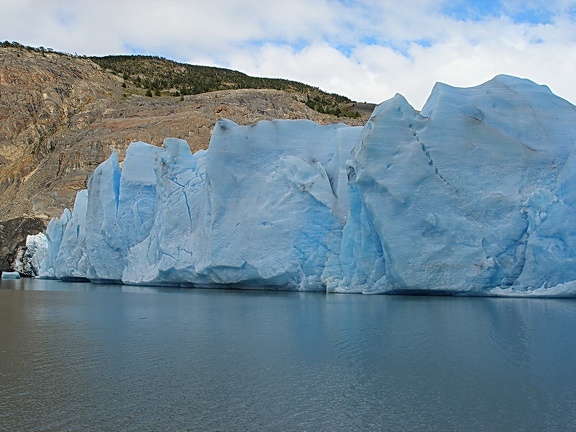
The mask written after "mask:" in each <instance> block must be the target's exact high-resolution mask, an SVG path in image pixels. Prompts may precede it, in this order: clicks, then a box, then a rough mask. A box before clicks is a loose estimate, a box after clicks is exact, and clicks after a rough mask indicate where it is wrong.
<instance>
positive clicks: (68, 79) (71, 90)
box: [0, 47, 366, 269]
mask: <svg viewBox="0 0 576 432" xmlns="http://www.w3.org/2000/svg"><path fill="white" fill-rule="evenodd" d="M221 117H226V118H229V119H231V120H233V121H235V122H236V123H238V124H251V123H255V122H257V121H259V120H265V119H276V118H279V119H310V120H314V121H316V122H319V123H331V122H337V121H338V122H347V123H349V124H358V125H360V124H363V123H364V122H365V121H366V118H364V117H362V118H358V119H354V120H352V119H345V118H337V117H333V116H330V115H326V114H320V113H318V112H316V111H314V110H312V109H310V108H309V107H307V106H306V105H304V104H303V103H302V102H299V101H297V100H296V99H295V98H294V97H293V95H291V94H288V93H285V92H282V91H277V90H230V91H220V92H213V93H205V94H201V95H195V96H186V97H184V98H182V99H181V98H177V97H163V98H150V97H140V96H130V97H125V96H124V92H123V88H122V79H121V78H119V77H117V76H115V75H112V74H110V73H107V72H105V71H103V70H102V69H101V68H100V67H99V66H98V65H96V64H95V63H93V62H92V61H91V60H89V59H87V58H81V57H73V56H68V55H63V54H59V53H53V52H35V51H31V50H26V49H24V48H17V47H0V221H8V220H9V219H14V218H20V220H37V219H36V218H39V220H40V219H41V220H43V221H47V220H48V219H49V218H51V217H55V216H58V215H59V214H60V213H61V212H62V209H63V208H65V207H70V206H71V205H72V203H73V200H74V197H75V195H76V192H77V191H78V190H79V189H82V188H85V187H86V182H87V180H88V177H89V176H90V175H91V173H92V172H93V171H94V169H95V167H96V166H97V165H98V164H99V163H100V162H102V161H103V160H105V159H106V158H108V156H110V154H111V152H112V150H116V151H118V154H119V157H120V161H122V160H123V158H124V154H125V151H126V148H127V147H128V145H129V144H130V143H131V142H133V141H146V142H148V143H152V144H155V145H160V144H161V143H162V141H163V139H164V138H166V137H175V138H182V139H185V140H187V141H188V143H189V145H190V147H191V149H192V150H198V149H202V148H206V147H207V146H208V142H209V139H210V135H211V131H212V128H213V126H214V124H215V122H216V120H217V119H219V118H221ZM27 217H30V219H28V218H27ZM10 227H12V225H10V226H5V229H4V234H3V236H4V237H3V238H4V239H6V238H7V237H6V236H8V237H9V236H10V233H9V228H10ZM42 228H43V225H42ZM42 228H39V229H42ZM24 231H25V230H24ZM24 231H19V232H18V233H16V232H14V235H21V234H22V233H23V232H24ZM36 232H37V231H36ZM36 232H32V234H36ZM25 237H26V236H25V235H24V236H23V237H18V239H17V241H15V243H14V241H12V240H10V241H9V242H8V243H6V242H5V241H4V240H2V243H0V245H1V247H2V249H3V250H6V251H11V252H10V253H9V255H10V254H13V253H15V249H11V246H9V245H12V244H13V243H14V244H16V243H18V244H21V243H23V242H24V241H25ZM7 253H8V252H7ZM3 256H4V255H3ZM6 256H8V255H6ZM12 258H13V257H12ZM3 259H4V258H3ZM2 262H3V263H4V261H2ZM3 266H4V264H3ZM3 268H4V267H3ZM8 268H9V266H8V267H6V269H8Z"/></svg>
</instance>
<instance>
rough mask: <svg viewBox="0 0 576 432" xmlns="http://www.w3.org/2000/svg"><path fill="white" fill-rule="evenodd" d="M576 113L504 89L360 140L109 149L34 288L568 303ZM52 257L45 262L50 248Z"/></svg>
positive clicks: (573, 249)
mask: <svg viewBox="0 0 576 432" xmlns="http://www.w3.org/2000/svg"><path fill="white" fill-rule="evenodd" d="M575 142H576V107H574V106H573V105H572V104H570V103H569V102H568V101H566V100H564V99H561V98H559V97H557V96H556V95H554V94H553V93H552V92H551V91H550V90H549V88H548V87H546V86H543V85H538V84H535V83H534V82H532V81H529V80H527V79H521V78H517V77H512V76H507V75H498V76H496V77H495V78H493V79H492V80H490V81H488V82H486V83H484V84H481V85H479V86H476V87H471V88H456V87H451V86H449V85H446V84H441V83H437V84H436V85H435V86H434V88H433V90H432V92H431V95H430V97H429V98H428V100H427V102H426V103H425V105H424V107H423V108H422V110H421V111H417V110H415V109H414V108H413V107H412V106H411V105H410V104H409V103H408V102H407V101H406V100H405V99H404V98H403V97H402V96H401V95H399V94H397V95H396V96H395V97H393V98H392V99H390V100H388V101H385V102H383V103H382V104H380V105H378V106H377V107H376V109H375V110H374V112H373V114H372V116H371V117H370V119H369V120H368V122H367V123H366V125H365V126H363V127H351V126H347V125H344V124H330V125H319V124H316V123H314V122H311V121H308V120H273V121H261V122H258V123H256V124H254V125H250V126H239V125H237V124H235V123H234V122H232V121H230V120H226V119H220V120H218V122H217V123H216V125H215V128H214V131H213V134H212V137H211V140H210V144H209V147H208V149H207V150H202V151H198V152H195V153H191V152H190V149H189V146H188V144H187V143H186V141H184V140H180V139H175V138H167V139H166V140H165V141H164V146H163V147H156V146H153V145H150V144H146V143H143V142H136V143H132V144H131V145H130V146H129V148H128V150H127V152H126V157H125V159H124V161H123V163H122V167H120V163H119V161H118V155H117V154H116V153H112V155H111V156H110V158H109V159H108V160H106V161H104V162H103V163H102V164H101V165H100V166H98V167H97V169H96V170H95V171H94V174H93V175H92V177H91V178H90V180H89V182H88V188H87V190H83V191H80V192H79V193H78V195H77V198H76V201H75V204H74V207H73V210H72V211H69V210H68V209H66V210H64V213H63V214H62V216H61V217H60V218H57V219H53V220H52V221H51V222H50V224H49V225H48V228H47V230H46V239H47V248H46V250H45V258H44V259H43V260H42V262H41V264H40V270H39V275H40V277H47V278H57V279H62V280H89V281H92V282H105V283H109V282H112V283H123V284H130V285H154V286H183V287H185V286H190V287H222V286H227V287H230V286H232V287H237V288H250V289H255V288H262V289H281V290H298V291H324V292H337V293H390V294H395V293H396V294H403V293H409V294H411V293H418V294H457V295H498V296H575V295H576V154H575V152H574V143H575ZM43 253H44V252H43Z"/></svg>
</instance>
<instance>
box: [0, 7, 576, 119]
mask: <svg viewBox="0 0 576 432" xmlns="http://www.w3.org/2000/svg"><path fill="white" fill-rule="evenodd" d="M455 4H456V5H458V7H459V9H457V10H456V9H454V5H455ZM479 4H484V3H481V2H474V1H472V0H470V1H460V2H457V3H455V2H444V3H442V2H439V1H437V0H414V1H411V2H409V4H408V3H402V4H400V6H399V3H398V2H397V1H395V0H394V1H393V0H361V1H360V0H359V1H350V0H344V1H342V0H293V1H290V2H286V1H279V0H278V1H274V0H271V1H266V2H262V1H260V0H244V1H242V2H238V1H236V0H220V1H218V2H207V1H203V0H163V1H162V2H159V1H157V0H140V1H137V0H126V1H112V0H101V1H99V2H92V1H77V0H43V1H34V0H4V1H3V5H2V14H1V15H0V40H16V41H18V42H20V43H24V44H28V45H35V46H40V45H42V46H45V47H52V48H54V49H56V50H62V51H67V52H77V53H79V54H87V55H104V54H120V53H130V52H135V51H137V52H145V53H149V54H157V55H162V56H165V57H168V58H173V59H175V60H179V61H190V62H193V63H200V64H212V65H218V66H224V67H231V68H233V69H237V70H241V71H244V72H246V73H249V74H253V75H259V76H273V77H280V78H288V79H295V80H299V81H304V82H307V83H309V84H312V85H315V86H319V87H320V88H322V89H324V90H327V91H331V92H336V93H340V94H345V95H346V96H348V97H350V98H353V99H356V100H367V101H373V102H380V101H382V100H384V99H387V98H389V97H392V96H393V95H394V93H396V92H399V93H402V94H403V95H404V96H406V97H407V99H408V100H409V101H410V102H411V103H412V104H414V105H415V106H416V107H417V108H419V107H421V106H422V104H423V102H424V100H425V98H426V97H427V95H428V94H429V92H430V90H431V89H432V86H433V84H434V82H436V81H442V82H446V83H448V84H451V85H456V86H471V85H477V84H480V83H482V82H484V81H486V80H488V79H490V78H492V77H493V76H494V75H496V74H499V73H508V74H513V75H519V76H522V77H527V78H530V79H533V80H534V81H537V82H539V83H543V84H548V85H549V86H550V87H551V89H552V90H553V91H554V92H556V93H557V94H559V95H560V96H562V97H565V98H567V99H569V100H571V101H572V102H573V103H575V102H576V86H574V85H573V84H572V79H573V78H572V77H573V76H574V74H575V72H576V56H574V54H573V53H574V52H576V2H575V1H573V0H557V1H550V2H546V3H543V2H539V1H534V0H524V1H520V0H505V1H502V2H495V3H492V4H493V5H496V6H494V7H493V9H492V10H489V11H488V10H478V5H479ZM447 6H449V7H452V9H449V8H448V7H447ZM544 6H545V7H544ZM447 10H450V11H452V12H451V14H452V15H451V16H448V15H446V14H445V12H446V11H447ZM454 11H455V12H454ZM483 13H484V15H482V14H483ZM468 18H469V19H468ZM537 18H541V19H542V22H543V24H535V23H534V22H533V21H534V20H536V19H537Z"/></svg>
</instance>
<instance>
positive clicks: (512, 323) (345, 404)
mask: <svg viewBox="0 0 576 432" xmlns="http://www.w3.org/2000/svg"><path fill="white" fill-rule="evenodd" d="M574 430H576V300H574V299H549V300H547V299H518V298H515V299H506V298H464V297H411V296H363V295H350V294H342V295H337V294H320V293H290V292H263V291H234V290H206V289H162V288H137V287H129V286H114V285H90V284H77V283H62V282H57V281H41V280H29V279H22V280H17V281H7V280H3V281H1V282H0V431H574Z"/></svg>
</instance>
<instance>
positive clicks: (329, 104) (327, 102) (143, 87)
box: [89, 55, 373, 118]
mask: <svg viewBox="0 0 576 432" xmlns="http://www.w3.org/2000/svg"><path fill="white" fill-rule="evenodd" d="M89 58H90V60H92V61H93V62H94V63H96V64H98V65H99V66H100V67H102V68H103V69H105V70H106V71H110V72H111V73H113V74H115V75H117V76H120V77H122V79H123V80H124V82H123V83H122V86H123V87H124V88H125V89H126V94H127V95H133V94H137V95H146V96H149V97H152V96H173V97H178V96H186V95H197V94H201V93H208V92H214V91H220V90H239V89H272V90H281V91H285V92H287V93H290V94H292V95H294V97H295V98H297V99H298V100H301V101H303V102H304V103H305V104H306V105H307V106H308V107H310V108H312V109H313V110H315V111H318V112H320V113H323V114H331V115H335V116H337V117H350V118H358V117H360V116H361V112H360V110H359V108H358V104H357V103H356V102H353V101H351V100H350V99H349V98H347V97H346V96H341V95H338V94H336V93H327V92H324V91H322V90H320V89H319V88H318V87H313V86H310V85H307V84H303V83H300V82H297V81H290V80H285V79H279V78H258V77H252V76H249V75H246V74H244V73H242V72H238V71H234V70H230V69H223V68H218V67H211V66H198V65H190V64H182V63H177V62H175V61H172V60H167V59H165V58H162V57H157V56H142V55H130V56H125V55H120V56H105V57H89ZM372 108H373V107H372ZM360 109H362V108H361V106H360Z"/></svg>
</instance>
